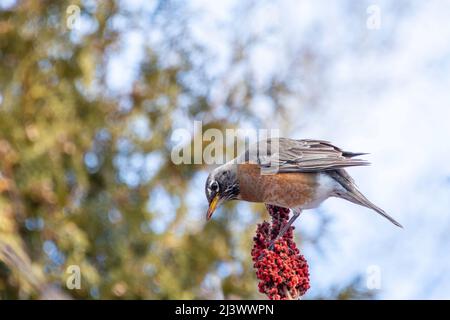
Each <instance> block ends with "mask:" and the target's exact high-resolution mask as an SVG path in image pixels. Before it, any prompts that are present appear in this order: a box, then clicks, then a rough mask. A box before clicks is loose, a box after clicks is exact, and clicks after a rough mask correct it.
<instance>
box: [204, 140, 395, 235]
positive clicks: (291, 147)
mask: <svg viewBox="0 0 450 320" xmlns="http://www.w3.org/2000/svg"><path fill="white" fill-rule="evenodd" d="M364 154H366V153H354V152H348V151H343V150H341V149H340V148H338V147H336V146H334V145H333V144H331V143H330V142H328V141H322V140H307V139H305V140H294V139H287V138H271V139H266V140H262V141H258V142H257V143H256V144H254V145H252V146H250V147H248V148H247V149H246V150H245V152H243V153H242V154H241V155H240V156H238V157H237V158H235V159H233V160H232V161H230V162H228V163H226V164H224V165H222V166H220V167H218V168H216V169H214V170H213V171H212V172H211V173H210V174H209V176H208V179H207V180H206V185H205V193H206V197H207V199H208V202H209V208H208V212H207V215H206V219H207V220H209V219H210V218H211V216H212V214H213V213H214V211H215V209H216V208H217V207H218V206H219V205H220V204H222V203H223V202H225V201H228V200H245V201H249V202H263V203H265V204H270V205H276V206H279V207H284V208H290V209H291V210H292V212H293V216H292V218H291V219H290V220H289V222H288V224H287V225H285V226H284V228H283V229H282V230H281V231H280V234H279V235H278V237H281V236H282V235H283V234H284V233H285V232H286V230H287V229H288V228H289V226H290V225H291V224H292V223H293V222H294V221H295V219H296V218H297V217H298V216H299V215H300V213H301V211H302V210H303V209H311V208H316V207H317V206H319V205H320V204H321V203H322V202H323V201H324V200H326V199H327V198H329V197H338V198H342V199H345V200H348V201H350V202H353V203H356V204H359V205H361V206H364V207H367V208H370V209H372V210H374V211H376V212H377V213H379V214H380V215H382V216H383V217H385V218H387V219H388V220H389V221H391V222H392V223H393V224H395V225H396V226H399V227H402V226H401V224H400V223H398V222H397V221H395V220H394V219H393V218H392V217H390V216H389V215H388V214H386V212H384V211H383V210H382V209H380V208H379V207H377V206H376V205H374V204H373V203H372V202H370V201H369V200H368V199H367V198H366V197H365V196H364V195H363V194H362V193H361V192H360V191H359V190H358V189H357V187H356V185H355V183H354V181H353V179H352V178H351V177H350V175H349V174H348V173H347V172H346V171H345V169H344V168H346V167H352V166H365V165H369V162H367V161H365V160H361V159H355V158H354V157H357V156H361V155H364Z"/></svg>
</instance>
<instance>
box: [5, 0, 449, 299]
mask: <svg viewBox="0 0 450 320" xmlns="http://www.w3.org/2000/svg"><path fill="white" fill-rule="evenodd" d="M448 12H450V2H448V1H444V0H441V1H439V0H433V1H418V0H416V1H406V0H396V1H383V0H378V1H350V0H340V1H332V2H331V1H323V0H315V1H306V0H305V1H295V0H280V1H274V0H260V1H251V0H247V1H237V0H230V1H206V0H192V1H182V0H166V1H163V0H160V1H156V0H153V1H137V0H120V1H119V0H118V1H93V0H85V1H81V0H80V1H75V0H72V1H45V0H1V1H0V298H1V299H38V298H40V299H42V298H74V299H131V298H136V299H194V298H195V299H233V298H234V299H250V298H252V299H263V298H265V296H263V295H261V294H259V293H258V290H257V282H256V277H255V274H254V271H253V268H252V261H251V255H250V250H251V246H252V237H253V234H254V232H255V230H256V224H257V223H259V222H261V221H262V220H264V219H268V214H267V212H266V211H265V209H264V207H263V206H262V205H252V204H248V203H231V204H229V205H227V206H225V207H223V208H222V209H220V210H219V211H218V212H217V213H216V214H215V216H214V218H213V220H212V221H210V222H209V223H208V224H206V222H205V219H204V215H205V211H206V208H207V201H206V198H205V195H204V182H205V179H206V177H207V174H208V171H209V170H211V167H209V166H206V165H174V164H173V163H172V162H171V160H170V153H171V150H172V148H173V147H174V145H175V144H176V141H174V140H173V139H172V138H173V137H172V133H173V131H174V130H175V129H179V128H184V129H187V130H189V131H192V130H193V121H194V120H198V121H203V126H204V127H203V128H204V129H205V130H206V129H207V128H218V129H220V130H224V129H225V128H253V129H261V128H266V129H270V128H273V129H280V130H281V134H282V135H283V136H286V137H291V138H315V139H324V140H330V141H332V142H333V143H335V144H337V145H338V146H341V147H342V148H344V149H348V150H351V151H365V152H370V153H371V154H370V155H369V156H367V159H368V160H370V161H371V162H372V163H373V165H372V166H371V167H366V168H354V169H350V170H349V171H350V173H351V174H352V175H353V176H354V178H355V179H356V181H357V182H358V185H359V187H360V189H361V190H362V191H363V192H364V193H365V194H366V195H367V196H368V198H369V199H371V200H372V201H373V202H375V203H376V204H377V205H379V206H381V207H382V208H384V209H385V210H386V211H387V212H388V213H389V214H391V215H392V216H393V217H395V218H396V219H397V220H398V221H400V222H401V223H402V224H403V225H404V229H403V230H401V229H399V228H396V227H394V226H393V225H391V224H390V223H389V222H387V221H386V220H384V219H382V218H381V217H379V216H377V215H375V214H374V213H373V212H371V211H370V210H367V209H364V208H362V207H357V206H355V205H352V204H350V203H347V202H345V201H342V200H337V199H330V200H328V201H327V202H325V203H324V204H323V205H322V206H321V207H320V208H319V209H316V210H310V211H307V212H305V213H304V214H303V215H302V216H301V218H300V219H299V220H297V222H296V241H297V243H298V245H299V247H300V248H301V250H302V252H303V254H304V255H305V257H306V258H307V260H308V262H309V265H310V273H311V289H310V291H309V292H308V293H307V294H306V296H305V298H306V299H317V298H328V299H360V298H366V299H372V298H373V299H432V298H439V299H442V298H447V299H448V298H450V277H448V273H449V272H450V256H449V254H448V253H449V252H450V215H449V211H450V209H449V208H450V161H449V159H450V147H449V142H448V140H449V138H450V128H449V120H450V105H449V103H450V42H449V39H450V25H449V20H448ZM188 143H190V142H188ZM73 265H75V266H78V267H79V270H80V272H81V288H80V289H70V288H68V287H67V286H66V283H67V280H68V277H69V276H70V275H71V273H70V268H69V267H70V266H73ZM68 268H69V269H68Z"/></svg>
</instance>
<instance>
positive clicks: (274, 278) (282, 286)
mask: <svg viewBox="0 0 450 320" xmlns="http://www.w3.org/2000/svg"><path fill="white" fill-rule="evenodd" d="M267 210H268V211H269V214H270V216H271V217H272V223H271V224H269V223H268V222H267V221H264V222H263V223H261V224H258V228H257V230H256V236H255V237H254V238H253V242H254V244H253V249H252V257H253V262H254V265H253V266H254V268H255V269H256V276H257V278H258V279H259V280H260V281H259V285H258V287H259V291H260V292H261V293H265V294H266V295H267V296H268V297H269V299H272V300H289V299H298V298H300V297H301V296H302V295H304V294H305V293H306V291H307V290H308V289H309V272H308V263H307V262H306V260H305V258H304V257H303V256H302V255H301V254H300V251H299V250H298V248H297V246H296V245H295V242H294V236H293V235H294V234H293V230H294V227H289V229H288V230H287V231H286V233H285V234H284V235H283V237H281V238H280V239H278V240H277V241H275V243H274V245H273V248H269V247H270V244H271V242H272V240H273V239H275V238H276V236H277V235H278V233H279V232H280V229H281V228H282V227H283V226H284V225H285V224H286V223H287V222H288V220H289V209H285V208H281V207H276V206H270V205H268V206H267Z"/></svg>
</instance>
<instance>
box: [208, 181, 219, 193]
mask: <svg viewBox="0 0 450 320" xmlns="http://www.w3.org/2000/svg"><path fill="white" fill-rule="evenodd" d="M209 188H210V189H211V191H213V192H217V191H219V184H218V183H217V181H213V182H212V183H211V185H210V186H209Z"/></svg>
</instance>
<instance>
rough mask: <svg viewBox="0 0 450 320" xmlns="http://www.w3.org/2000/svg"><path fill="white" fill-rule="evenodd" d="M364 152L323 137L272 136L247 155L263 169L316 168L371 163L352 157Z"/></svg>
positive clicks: (283, 170)
mask: <svg viewBox="0 0 450 320" xmlns="http://www.w3.org/2000/svg"><path fill="white" fill-rule="evenodd" d="M362 154H365V153H354V152H348V151H343V150H341V149H340V148H338V147H336V146H334V145H332V144H331V143H330V142H328V141H323V140H309V139H303V140H294V139H287V138H272V139H267V140H263V141H259V142H258V143H257V144H256V145H254V146H253V147H250V148H249V149H248V150H247V151H246V153H245V155H244V156H245V157H246V160H247V161H249V162H256V163H258V164H259V165H260V166H261V168H262V169H263V170H269V171H270V170H275V171H277V172H317V171H328V170H337V169H341V168H346V167H352V166H366V165H369V162H367V161H366V160H362V159H353V157H355V156H359V155H362Z"/></svg>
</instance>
